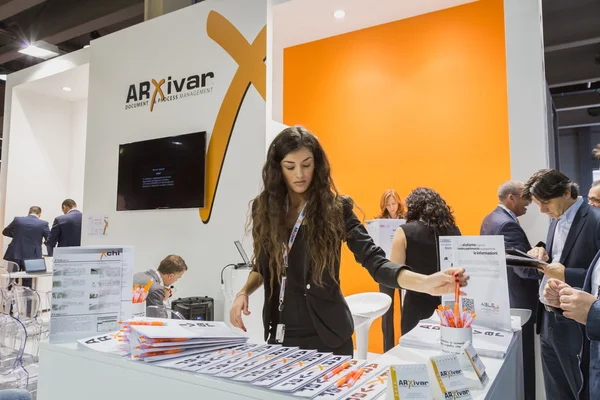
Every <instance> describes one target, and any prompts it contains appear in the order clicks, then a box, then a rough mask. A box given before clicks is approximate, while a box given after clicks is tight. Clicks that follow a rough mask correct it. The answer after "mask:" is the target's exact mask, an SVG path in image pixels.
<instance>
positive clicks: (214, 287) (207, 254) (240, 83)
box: [82, 0, 266, 319]
mask: <svg viewBox="0 0 600 400" xmlns="http://www.w3.org/2000/svg"><path fill="white" fill-rule="evenodd" d="M241 4H242V3H240V2H239V1H233V0H221V1H206V2H203V3H201V4H198V5H195V6H190V7H187V8H185V9H182V10H179V11H175V12H172V13H169V14H167V15H164V16H162V17H160V18H156V19H152V20H149V21H146V22H145V23H143V24H139V25H135V26H133V27H130V28H128V29H125V30H122V31H118V32H116V33H114V34H112V35H108V36H106V37H103V38H100V39H98V40H95V41H93V42H92V44H91V49H90V50H91V62H90V80H89V100H88V101H89V113H88V131H87V143H86V156H85V186H84V206H85V210H86V213H87V215H96V214H100V215H103V216H107V217H108V219H109V227H108V230H107V235H106V236H99V237H97V236H87V235H86V234H85V233H86V232H87V220H85V219H84V226H83V231H84V235H83V241H82V242H83V243H82V244H83V245H100V244H104V245H106V244H120V245H131V246H134V249H135V269H136V271H143V270H148V269H150V268H157V267H158V264H159V262H160V261H161V260H162V259H163V258H164V257H165V256H167V255H169V254H177V255H180V256H181V257H183V259H184V260H185V261H186V263H187V265H188V267H189V270H188V271H187V273H186V274H185V275H184V276H183V278H182V279H180V280H179V281H178V282H177V283H176V284H175V286H176V288H177V293H176V295H175V297H187V296H200V295H202V296H210V297H214V298H215V318H216V319H221V318H222V315H223V301H222V299H223V296H221V294H220V292H221V288H220V272H221V269H222V268H223V267H224V266H225V265H227V264H231V263H239V262H241V261H242V260H241V258H240V257H239V255H238V254H237V252H236V250H235V247H234V244H233V241H234V240H240V239H242V237H244V234H245V223H246V219H247V215H248V211H249V203H250V201H251V200H252V199H253V198H254V197H255V196H256V195H257V193H258V190H259V185H260V176H261V174H260V171H261V168H262V164H263V161H264V155H265V131H266V122H265V100H264V98H265V80H266V72H265V63H264V59H265V56H266V35H265V30H264V28H265V24H266V2H261V1H258V2H257V1H252V2H244V3H243V5H241ZM238 32H239V33H238ZM116 60H118V61H116ZM195 76H196V77H197V78H195ZM163 79H164V82H163ZM153 81H154V82H153ZM198 86H199V87H198ZM157 87H159V88H160V89H161V90H162V94H161V92H160V91H159V90H158V89H157ZM144 92H145V93H144ZM162 95H164V100H162ZM153 99H154V100H156V102H155V103H154V104H153V106H152V102H153ZM202 131H205V132H207V135H208V141H209V142H208V143H209V145H208V153H207V159H206V178H207V179H206V207H204V208H201V209H200V212H199V210H198V208H195V209H194V208H189V209H168V210H147V211H119V212H117V211H115V210H116V205H117V181H118V167H119V165H118V164H119V145H121V144H125V143H131V142H138V141H143V140H148V139H155V138H160V137H167V136H175V135H182V134H187V133H192V132H202ZM156 167H160V166H159V165H157V166H156ZM200 174H201V171H198V175H199V176H200ZM175 184H177V182H175ZM213 194H214V197H213ZM243 245H244V246H245V247H246V250H247V252H248V253H249V254H250V249H251V242H250V240H245V241H243ZM256 306H257V308H256V312H257V313H259V314H260V307H261V305H259V304H257V305H256ZM253 311H254V310H253Z"/></svg>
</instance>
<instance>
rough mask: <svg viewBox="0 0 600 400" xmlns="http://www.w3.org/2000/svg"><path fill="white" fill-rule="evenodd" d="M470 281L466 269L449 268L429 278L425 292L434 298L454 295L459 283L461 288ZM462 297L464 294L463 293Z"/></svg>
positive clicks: (426, 281)
mask: <svg viewBox="0 0 600 400" xmlns="http://www.w3.org/2000/svg"><path fill="white" fill-rule="evenodd" d="M468 280H469V275H467V274H465V269H464V268H448V269H447V270H444V271H441V272H437V273H435V274H433V275H429V276H427V278H426V279H425V282H424V283H423V292H424V293H427V294H430V295H432V296H441V295H443V294H448V293H454V292H455V290H456V284H457V283H460V286H467V281H468ZM461 295H464V293H462V292H461Z"/></svg>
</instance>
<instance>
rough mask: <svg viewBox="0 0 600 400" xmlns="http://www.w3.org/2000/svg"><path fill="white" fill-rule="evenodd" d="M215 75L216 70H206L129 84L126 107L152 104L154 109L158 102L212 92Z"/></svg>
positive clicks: (129, 108) (151, 107) (128, 108)
mask: <svg viewBox="0 0 600 400" xmlns="http://www.w3.org/2000/svg"><path fill="white" fill-rule="evenodd" d="M214 77H215V74H214V72H205V73H203V74H201V75H190V76H188V77H183V78H175V79H174V78H172V77H170V76H169V77H167V79H166V80H165V78H162V79H160V80H158V81H157V80H156V79H152V80H150V81H143V82H139V83H137V84H132V85H129V89H128V90H127V99H126V100H125V109H126V110H131V109H134V108H140V107H147V106H148V105H150V111H153V110H154V106H155V105H156V104H158V103H165V102H169V101H175V100H180V99H185V98H187V97H191V96H200V95H202V94H208V93H212V90H213V88H212V80H213V79H214ZM150 93H152V95H150Z"/></svg>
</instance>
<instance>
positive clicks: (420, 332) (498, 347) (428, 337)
mask: <svg viewBox="0 0 600 400" xmlns="http://www.w3.org/2000/svg"><path fill="white" fill-rule="evenodd" d="M512 338H513V332H508V331H501V330H496V329H489V328H482V327H478V326H473V347H475V350H476V351H477V354H479V355H481V356H484V357H491V358H504V356H505V355H506V352H507V351H508V347H509V346H510V343H511V341H512ZM400 345H401V346H404V347H414V348H419V349H428V350H440V351H441V344H440V322H439V320H434V319H426V320H423V321H421V322H419V324H418V325H417V326H416V327H415V328H414V329H413V330H411V331H410V332H408V333H406V334H404V335H402V337H401V338H400Z"/></svg>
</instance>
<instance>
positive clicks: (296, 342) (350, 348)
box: [267, 332, 354, 357]
mask: <svg viewBox="0 0 600 400" xmlns="http://www.w3.org/2000/svg"><path fill="white" fill-rule="evenodd" d="M267 343H269V344H280V343H277V341H276V340H275V335H273V334H271V335H270V336H269V340H268V341H267ZM281 344H282V345H283V346H287V347H298V348H299V349H302V350H317V351H319V352H322V353H333V354H335V355H337V356H351V357H352V356H353V354H354V343H353V342H352V336H350V338H349V339H348V340H346V341H345V342H344V343H343V344H342V345H341V346H339V347H331V346H328V345H327V344H325V342H323V340H322V339H321V338H320V337H319V335H312V336H304V335H299V336H295V335H288V333H287V332H286V334H285V336H284V338H283V343H281Z"/></svg>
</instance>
